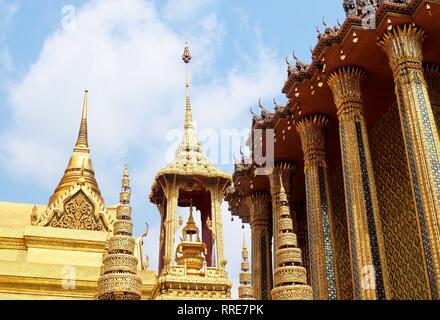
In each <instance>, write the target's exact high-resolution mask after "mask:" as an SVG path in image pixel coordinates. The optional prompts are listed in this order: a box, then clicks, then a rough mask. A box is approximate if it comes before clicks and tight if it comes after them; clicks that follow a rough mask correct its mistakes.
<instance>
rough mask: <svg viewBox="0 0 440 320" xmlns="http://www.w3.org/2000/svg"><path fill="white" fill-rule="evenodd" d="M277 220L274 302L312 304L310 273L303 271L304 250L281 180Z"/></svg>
mask: <svg viewBox="0 0 440 320" xmlns="http://www.w3.org/2000/svg"><path fill="white" fill-rule="evenodd" d="M279 180H280V181H279V184H280V193H279V194H278V197H279V199H278V201H279V205H278V210H277V211H278V212H276V215H277V216H278V219H277V222H276V226H277V239H276V242H275V243H276V253H275V271H274V288H273V289H272V299H273V300H312V298H313V293H312V287H310V286H308V285H307V271H306V269H305V268H304V267H302V266H301V265H302V258H301V249H299V248H298V245H297V237H296V234H295V233H294V232H293V222H292V218H291V216H290V207H289V202H288V200H287V194H286V190H285V189H284V186H283V181H282V180H281V178H280V179H279Z"/></svg>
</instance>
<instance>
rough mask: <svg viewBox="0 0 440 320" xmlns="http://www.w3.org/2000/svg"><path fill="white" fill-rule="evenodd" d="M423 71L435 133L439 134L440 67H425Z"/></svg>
mask: <svg viewBox="0 0 440 320" xmlns="http://www.w3.org/2000/svg"><path fill="white" fill-rule="evenodd" d="M424 69H425V79H426V82H427V83H428V93H429V99H430V100H431V107H432V112H433V113H434V119H435V124H436V126H437V132H440V66H437V65H425V67H424Z"/></svg>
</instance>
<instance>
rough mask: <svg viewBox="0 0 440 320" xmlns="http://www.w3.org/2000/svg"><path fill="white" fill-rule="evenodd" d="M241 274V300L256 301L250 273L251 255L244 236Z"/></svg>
mask: <svg viewBox="0 0 440 320" xmlns="http://www.w3.org/2000/svg"><path fill="white" fill-rule="evenodd" d="M241 257H242V259H243V260H242V262H241V271H242V272H241V273H240V286H239V287H238V299H239V300H254V290H253V288H252V275H251V273H250V272H249V253H248V249H247V246H246V241H245V239H244V235H243V248H242V251H241Z"/></svg>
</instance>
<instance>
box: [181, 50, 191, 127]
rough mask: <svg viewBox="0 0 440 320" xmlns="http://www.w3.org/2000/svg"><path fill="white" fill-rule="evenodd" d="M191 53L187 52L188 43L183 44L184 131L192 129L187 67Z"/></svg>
mask: <svg viewBox="0 0 440 320" xmlns="http://www.w3.org/2000/svg"><path fill="white" fill-rule="evenodd" d="M191 58H192V57H191V53H190V52H189V46H188V42H185V49H184V50H183V55H182V60H183V62H185V68H186V109H185V129H189V128H193V124H192V111H191V100H190V97H189V76H188V65H189V62H190V61H191Z"/></svg>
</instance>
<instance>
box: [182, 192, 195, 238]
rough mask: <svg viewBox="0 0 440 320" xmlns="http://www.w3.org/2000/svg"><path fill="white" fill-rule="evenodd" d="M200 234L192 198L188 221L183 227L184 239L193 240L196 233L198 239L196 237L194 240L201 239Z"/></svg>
mask: <svg viewBox="0 0 440 320" xmlns="http://www.w3.org/2000/svg"><path fill="white" fill-rule="evenodd" d="M198 234H199V228H198V227H197V225H196V222H195V220H194V216H193V205H192V200H191V205H190V208H189V217H188V221H187V223H186V225H185V227H183V229H182V235H183V237H184V239H187V240H188V241H193V236H194V235H195V236H196V239H194V240H195V241H199V239H198V236H199V235H198Z"/></svg>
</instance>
